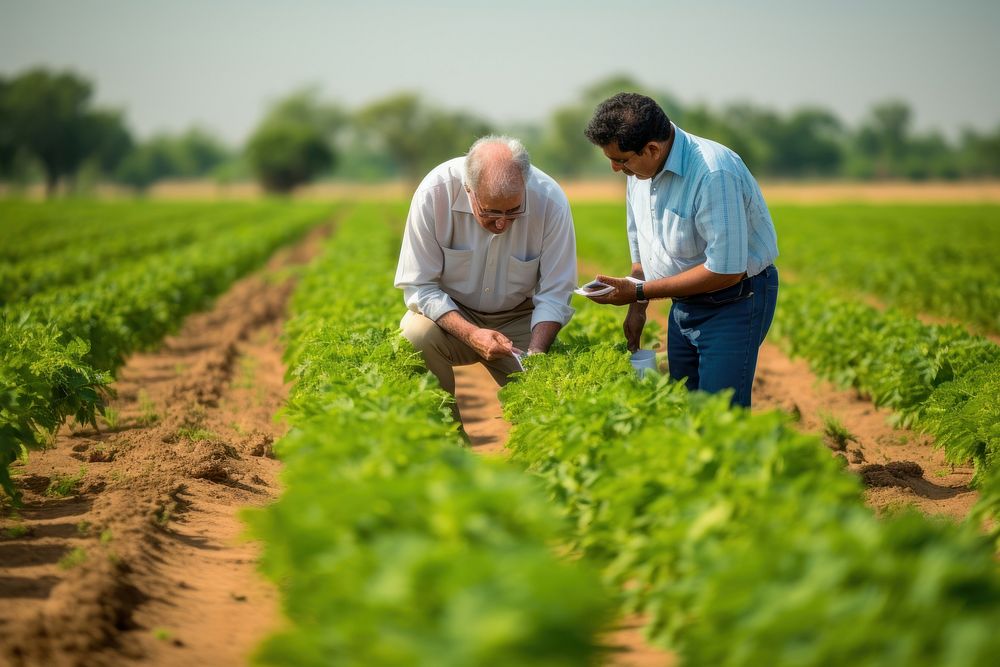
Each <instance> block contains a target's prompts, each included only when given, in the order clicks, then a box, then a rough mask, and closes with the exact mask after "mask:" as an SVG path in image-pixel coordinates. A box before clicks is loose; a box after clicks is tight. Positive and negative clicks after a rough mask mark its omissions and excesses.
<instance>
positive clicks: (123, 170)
mask: <svg viewBox="0 0 1000 667" xmlns="http://www.w3.org/2000/svg"><path fill="white" fill-rule="evenodd" d="M230 159H232V153H231V151H230V150H229V149H228V148H226V147H225V145H223V144H222V143H221V142H220V141H219V140H218V139H216V138H215V137H213V136H211V135H210V134H208V133H207V132H205V131H204V130H200V129H198V128H192V129H189V130H187V131H186V132H184V133H183V134H181V135H179V136H170V135H166V134H161V135H157V136H154V137H152V138H150V139H149V140H148V141H145V142H143V143H141V144H140V145H138V146H136V147H135V148H134V149H133V150H132V151H131V152H129V154H128V155H127V156H126V157H125V158H124V159H123V160H122V161H121V163H120V164H119V166H118V169H117V171H116V174H115V176H116V178H117V179H118V180H119V181H121V182H123V183H126V184H128V185H131V186H133V187H135V188H138V189H139V190H143V189H145V188H146V187H148V186H149V185H150V184H152V183H154V182H156V181H159V180H162V179H165V178H199V177H203V176H206V175H208V174H210V173H212V171H213V170H215V169H216V168H217V167H218V166H219V165H220V164H222V163H224V162H226V161H227V160H230Z"/></svg>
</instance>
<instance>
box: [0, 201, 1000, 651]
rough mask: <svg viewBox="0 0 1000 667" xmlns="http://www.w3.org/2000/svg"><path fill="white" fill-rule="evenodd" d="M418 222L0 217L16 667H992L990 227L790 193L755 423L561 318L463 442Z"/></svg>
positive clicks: (608, 338)
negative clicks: (432, 315)
mask: <svg viewBox="0 0 1000 667" xmlns="http://www.w3.org/2000/svg"><path fill="white" fill-rule="evenodd" d="M405 213H406V205H405V203H400V202H389V203H385V202H369V203H357V202H353V203H347V202H344V203H339V204H335V205H326V204H302V203H294V204H293V203H287V202H264V203H250V202H247V203H238V204H237V203H225V204H221V203H220V204H191V203H152V202H139V203H121V204H107V203H103V204H102V203H91V202H59V203H54V204H44V205H42V204H29V203H21V202H2V203H0V233H2V234H3V237H4V244H3V246H2V247H0V308H2V314H0V342H2V347H0V350H2V352H0V482H2V484H3V489H4V496H3V497H4V500H3V505H2V507H0V512H2V514H0V589H2V590H3V591H4V592H3V596H4V597H5V598H6V599H5V604H4V605H2V606H0V656H2V660H3V662H4V663H5V664H6V663H10V664H13V665H41V664H46V665H48V664H86V665H119V664H137V665H169V664H245V663H246V662H247V661H249V660H252V661H254V662H256V663H257V664H263V665H322V664H347V665H366V666H377V665H456V666H457V665H500V666H503V665H512V666H513V665H566V666H567V667H569V666H571V665H588V664H593V665H622V666H624V665H636V664H647V665H666V664H680V665H720V664H727V665H748V666H749V665H763V664H796V665H837V664H848V663H850V664H855V663H859V664H866V665H901V664H906V665H992V664H993V661H994V659H995V655H997V653H998V651H1000V637H998V635H997V634H996V632H995V629H996V628H997V627H1000V569H998V565H997V563H998V561H997V559H996V554H997V550H998V547H1000V524H998V518H997V514H998V512H1000V465H998V463H1000V461H998V459H1000V400H998V399H997V397H998V396H1000V347H998V346H997V339H996V337H997V335H998V334H1000V320H998V319H997V317H998V313H1000V292H998V283H997V281H996V276H997V275H1000V259H998V258H1000V206H980V205H967V204H962V205H950V206H938V205H933V206H928V205H921V206H902V205H867V206H862V205H822V206H820V205H814V206H805V205H795V206H791V205H789V206H774V207H772V213H773V216H774V218H775V221H776V224H777V226H778V238H779V247H780V249H781V252H782V254H781V257H780V258H779V261H778V263H777V264H778V267H779V270H780V271H781V272H782V273H781V276H782V287H781V292H780V295H779V306H778V313H777V315H776V319H775V324H774V327H773V328H772V332H771V334H770V335H769V337H768V342H767V343H766V344H765V348H764V350H763V351H762V356H761V360H760V362H759V366H758V368H759V370H758V378H757V383H756V385H755V389H754V396H755V403H754V409H753V410H751V411H745V410H740V409H731V408H730V407H729V406H728V400H727V398H726V397H725V396H708V395H703V394H700V393H693V394H692V393H689V392H687V391H686V390H685V389H684V388H683V387H682V386H681V385H679V384H678V383H674V382H672V381H670V380H669V378H668V377H667V376H666V375H665V374H660V375H653V376H651V377H647V378H644V379H642V380H640V379H638V378H637V377H636V376H635V375H634V373H633V371H632V369H631V367H630V365H629V363H628V355H627V352H626V350H625V347H624V342H623V340H622V337H621V334H620V318H621V316H622V313H623V311H621V310H616V309H613V308H608V307H599V306H596V305H594V304H590V303H589V302H586V300H584V299H579V298H578V297H574V299H575V301H574V306H575V307H577V309H578V311H577V315H576V316H575V317H574V320H573V321H572V323H571V324H570V326H568V327H567V328H566V329H565V330H564V331H563V332H562V333H561V334H560V337H559V341H558V342H557V345H556V346H555V347H554V348H553V350H552V351H551V352H550V353H549V354H547V355H539V356H534V357H531V358H529V359H527V367H526V371H525V373H524V374H523V375H522V376H521V377H520V378H519V379H518V381H516V382H513V383H511V384H510V385H508V386H507V387H505V388H504V389H503V390H502V391H501V392H500V393H499V402H498V400H497V391H496V386H495V385H494V384H493V383H492V381H490V380H489V378H488V376H486V378H485V380H484V377H483V374H477V373H476V372H475V371H474V370H473V369H469V372H465V373H462V374H461V375H460V376H459V382H460V386H459V391H458V401H459V408H460V410H461V412H462V415H463V421H464V422H465V430H466V431H467V433H468V434H469V436H470V439H471V443H465V442H464V441H463V439H462V437H461V436H460V434H459V430H458V425H457V424H455V423H454V422H452V418H451V410H450V408H449V405H448V401H449V400H450V399H449V397H448V396H447V395H446V394H445V393H443V392H442V391H441V390H440V388H438V387H437V385H436V381H435V380H434V378H433V376H431V375H429V374H427V373H425V372H424V370H423V368H422V365H421V362H420V359H419V355H417V354H416V353H415V352H414V351H413V350H412V348H410V347H409V344H408V343H407V342H406V341H405V340H403V339H402V338H401V337H400V336H399V335H398V322H399V319H400V317H401V316H402V313H403V306H402V297H401V295H400V293H399V292H398V291H397V290H395V289H393V287H392V275H393V273H394V269H395V262H396V258H397V255H398V250H399V242H400V237H401V233H402V225H403V220H404V218H405ZM574 217H575V220H576V225H577V236H578V255H579V268H580V275H581V278H584V277H587V276H589V275H590V274H596V273H610V274H614V275H622V274H624V273H625V272H626V270H627V268H628V257H627V246H626V244H625V234H624V225H623V212H622V206H621V204H620V203H607V204H604V203H583V204H577V205H574ZM667 306H668V304H666V303H664V304H658V303H657V304H654V305H653V307H651V308H650V320H651V322H650V324H649V325H648V326H647V331H646V340H645V342H644V346H645V347H654V348H655V347H657V346H659V348H661V349H662V347H663V343H664V341H663V331H664V330H665V313H666V308H667ZM661 361H662V363H665V360H661ZM661 370H663V369H661ZM275 415H277V419H275ZM501 417H502V418H501ZM938 515H942V516H938ZM237 517H238V518H237ZM244 531H249V534H250V535H251V536H252V538H253V541H252V542H247V541H239V540H237V537H238V536H239V535H240V534H241V533H242V532H244ZM258 568H259V570H260V572H261V573H263V575H264V577H265V578H266V581H265V579H262V578H261V577H259V576H258V573H257V569H258ZM267 581H269V582H270V583H267Z"/></svg>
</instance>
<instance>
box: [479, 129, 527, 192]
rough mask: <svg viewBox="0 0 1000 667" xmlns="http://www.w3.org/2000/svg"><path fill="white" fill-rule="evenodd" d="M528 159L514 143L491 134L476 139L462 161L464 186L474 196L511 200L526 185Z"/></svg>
mask: <svg viewBox="0 0 1000 667" xmlns="http://www.w3.org/2000/svg"><path fill="white" fill-rule="evenodd" d="M530 169H531V157H530V156H529V155H528V150H527V149H526V148H525V147H524V144H522V143H521V142H520V141H518V140H517V139H514V138H513V137H506V136H501V135H494V134H491V135H489V136H486V137H481V138H480V139H477V140H476V142H475V143H474V144H472V147H471V148H469V152H468V154H467V155H466V158H465V184H466V185H467V186H469V188H471V189H472V191H473V192H475V193H476V194H477V195H482V196H485V197H489V198H491V199H492V198H503V197H512V196H514V195H516V194H518V193H520V192H521V191H522V190H523V189H524V186H525V183H527V182H528V171H529V170H530Z"/></svg>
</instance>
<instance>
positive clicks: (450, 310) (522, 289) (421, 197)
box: [395, 136, 576, 395]
mask: <svg viewBox="0 0 1000 667" xmlns="http://www.w3.org/2000/svg"><path fill="white" fill-rule="evenodd" d="M395 285H396V287H398V288H401V289H402V290H403V296H404V300H405V302H406V307H407V308H408V310H407V312H406V315H405V316H404V317H403V320H402V322H401V323H400V325H401V326H402V329H403V335H404V336H405V337H406V338H407V339H408V340H409V341H410V342H411V343H413V345H414V347H416V348H417V349H418V350H419V351H420V352H421V354H422V355H423V357H424V361H425V362H426V364H427V368H428V370H430V371H431V372H432V373H434V375H436V376H437V378H438V380H439V381H440V383H441V387H442V388H444V389H445V390H446V391H448V392H449V393H451V394H453V395H454V393H455V374H454V371H453V370H452V369H453V367H455V366H464V365H468V364H473V363H482V364H484V365H485V366H486V368H487V369H489V371H490V374H491V375H492V376H493V378H494V379H495V380H496V381H497V383H498V384H500V385H503V384H505V383H506V382H507V376H508V375H509V374H510V373H512V372H514V371H516V370H518V366H519V364H518V360H517V359H516V358H515V356H514V355H515V354H521V353H522V351H523V352H526V353H528V354H532V353H539V352H547V351H548V349H549V346H550V345H552V341H553V340H555V337H556V334H557V333H558V332H559V329H560V328H562V327H563V326H565V324H566V323H567V322H569V319H570V317H572V315H573V309H572V308H570V306H569V300H570V296H571V293H572V291H573V288H574V286H575V285H576V239H575V236H574V232H573V218H572V214H571V213H570V208H569V202H568V201H567V200H566V195H565V194H564V193H563V191H562V189H561V188H560V187H559V186H558V185H557V184H556V182H555V181H554V180H552V178H550V177H549V176H548V175H546V174H545V173H543V172H542V171H541V170H539V169H537V168H535V167H533V166H531V162H530V159H529V157H528V153H527V151H526V150H525V149H524V146H523V145H522V144H521V142H519V141H518V140H516V139H511V138H509V137H497V136H490V137H484V138H482V139H479V140H478V141H476V142H475V143H474V144H473V145H472V147H471V148H470V149H469V152H468V154H467V155H466V156H465V157H459V158H455V159H453V160H449V161H447V162H445V163H443V164H441V165H439V166H438V167H436V168H435V169H433V170H432V171H431V172H430V173H429V174H428V175H427V176H426V177H425V178H424V180H423V181H422V182H421V183H420V186H419V187H418V188H417V191H416V193H415V194H414V195H413V201H412V202H411V204H410V212H409V216H408V217H407V219H406V231H405V232H404V234H403V246H402V249H401V251H400V254H399V265H398V266H397V269H396V280H395Z"/></svg>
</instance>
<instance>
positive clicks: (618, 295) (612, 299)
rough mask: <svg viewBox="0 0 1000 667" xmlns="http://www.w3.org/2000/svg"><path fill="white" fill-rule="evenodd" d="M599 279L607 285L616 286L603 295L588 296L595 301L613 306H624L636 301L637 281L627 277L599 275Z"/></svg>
mask: <svg viewBox="0 0 1000 667" xmlns="http://www.w3.org/2000/svg"><path fill="white" fill-rule="evenodd" d="M597 279H598V280H599V281H601V282H602V283H604V284H605V285H611V286H612V287H614V288H615V290H614V291H613V292H609V293H607V294H605V295H603V296H588V297H587V298H588V299H590V300H591V301H593V302H594V303H604V304H610V305H612V306H624V305H626V304H629V303H635V283H633V282H632V281H631V280H628V279H626V278H612V277H611V276H597Z"/></svg>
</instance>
